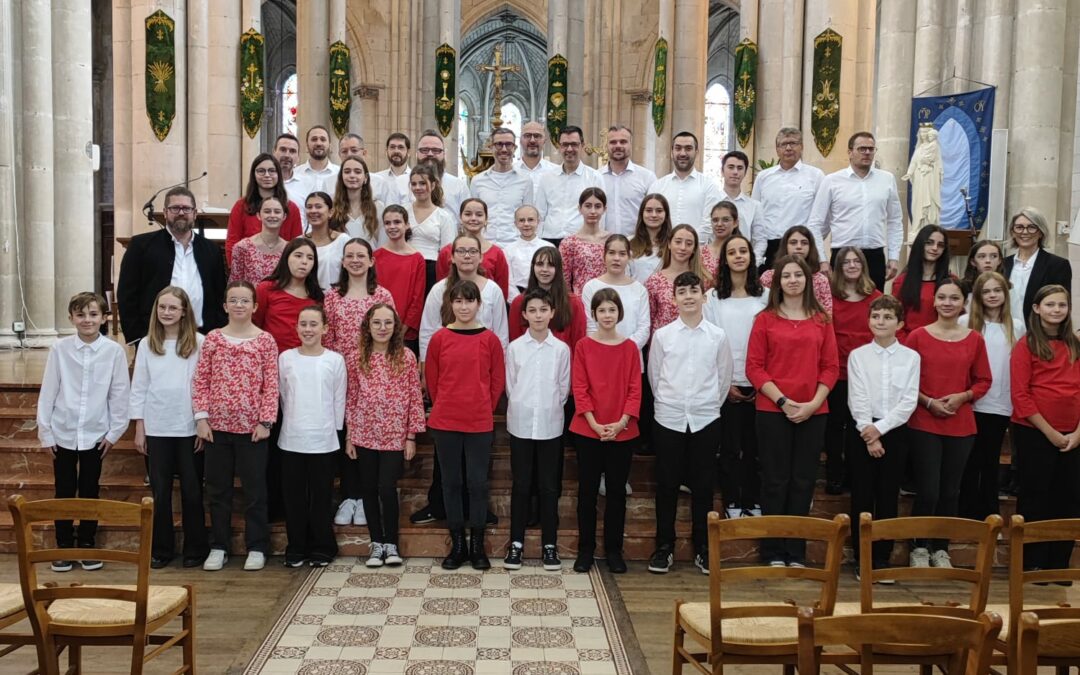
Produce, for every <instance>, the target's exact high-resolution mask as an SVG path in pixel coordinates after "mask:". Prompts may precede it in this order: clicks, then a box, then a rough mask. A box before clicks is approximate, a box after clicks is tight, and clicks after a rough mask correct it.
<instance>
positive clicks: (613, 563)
mask: <svg viewBox="0 0 1080 675" xmlns="http://www.w3.org/2000/svg"><path fill="white" fill-rule="evenodd" d="M607 568H608V570H609V571H610V572H611V573H612V574H626V561H625V560H623V555H622V551H608V553H607Z"/></svg>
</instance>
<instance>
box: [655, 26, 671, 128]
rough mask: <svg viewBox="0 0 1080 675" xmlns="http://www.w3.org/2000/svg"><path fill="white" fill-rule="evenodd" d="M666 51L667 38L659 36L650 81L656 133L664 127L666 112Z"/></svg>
mask: <svg viewBox="0 0 1080 675" xmlns="http://www.w3.org/2000/svg"><path fill="white" fill-rule="evenodd" d="M667 52H668V43H667V40H665V39H664V38H660V39H659V40H657V41H656V63H655V64H654V65H653V81H652V122H653V128H654V129H656V134H657V135H660V132H661V131H662V130H663V129H664V115H665V113H666V112H667Z"/></svg>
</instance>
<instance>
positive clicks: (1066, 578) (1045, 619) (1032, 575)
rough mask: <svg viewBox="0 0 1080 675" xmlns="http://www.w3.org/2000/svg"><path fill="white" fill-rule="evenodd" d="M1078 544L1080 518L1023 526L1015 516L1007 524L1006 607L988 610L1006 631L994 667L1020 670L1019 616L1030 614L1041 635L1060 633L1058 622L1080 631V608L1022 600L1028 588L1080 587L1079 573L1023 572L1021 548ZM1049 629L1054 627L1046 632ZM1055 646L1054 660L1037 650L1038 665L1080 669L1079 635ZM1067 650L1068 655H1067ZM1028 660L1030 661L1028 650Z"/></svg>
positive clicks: (1024, 523)
mask: <svg viewBox="0 0 1080 675" xmlns="http://www.w3.org/2000/svg"><path fill="white" fill-rule="evenodd" d="M1077 540H1080V518H1069V519H1058V520H1041V521H1038V522H1034V523H1026V522H1024V517H1023V516H1019V515H1014V516H1013V517H1012V519H1011V520H1010V521H1009V604H1008V605H995V606H991V607H990V609H992V610H993V611H996V612H998V613H999V614H1001V615H1002V616H1003V617H1005V627H1004V628H1003V629H1002V631H1001V635H999V636H998V640H997V649H998V652H999V654H1000V656H999V658H997V659H996V660H995V663H996V664H1004V663H1007V664H1008V665H1009V666H1010V671H1011V670H1013V669H1014V668H1016V667H1020V665H1019V663H1018V661H1017V658H1018V654H1017V649H1018V647H1019V646H1020V643H1019V638H1017V637H1016V635H1017V631H1018V630H1019V628H1020V619H1021V616H1022V615H1023V614H1025V613H1030V614H1032V615H1033V616H1034V617H1035V618H1036V619H1037V620H1038V621H1037V623H1036V627H1038V628H1040V629H1041V630H1043V631H1052V632H1053V633H1054V634H1055V635H1056V634H1057V631H1058V630H1060V629H1059V628H1058V627H1057V625H1058V624H1059V623H1060V622H1068V621H1075V622H1076V623H1075V624H1074V625H1076V626H1078V627H1080V607H1073V606H1071V605H1069V604H1068V603H1060V604H1057V605H1047V604H1045V603H1044V604H1037V603H1033V602H1031V598H1030V597H1026V596H1025V587H1026V586H1027V584H1032V583H1054V582H1072V583H1073V584H1075V585H1080V569H1058V570H1032V571H1025V570H1024V544H1036V543H1041V542H1047V541H1074V542H1075V541H1077ZM1051 625H1053V626H1054V627H1053V628H1049V626H1051ZM1039 641H1040V644H1041V643H1042V642H1043V636H1042V635H1040V636H1039ZM1054 644H1056V645H1057V646H1055V647H1054V651H1053V654H1054V656H1053V657H1051V656H1050V655H1049V653H1047V655H1046V657H1045V658H1044V657H1043V650H1042V649H1041V647H1040V649H1039V650H1038V652H1037V656H1038V658H1037V664H1038V665H1044V666H1051V665H1053V666H1059V667H1062V666H1080V634H1078V637H1077V638H1074V639H1073V640H1072V641H1071V643H1070V642H1069V641H1065V642H1060V643H1058V642H1055V643H1054ZM1070 648H1071V651H1068V650H1069V649H1070ZM1070 654H1071V657H1070ZM1028 657H1029V658H1031V650H1030V649H1029V650H1028Z"/></svg>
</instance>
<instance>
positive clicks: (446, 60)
mask: <svg viewBox="0 0 1080 675" xmlns="http://www.w3.org/2000/svg"><path fill="white" fill-rule="evenodd" d="M456 93H457V51H456V50H455V49H454V48H453V47H451V46H450V45H448V44H446V43H445V42H444V43H442V44H441V45H439V48H438V49H436V50H435V121H436V122H438V125H439V133H440V134H442V135H443V137H444V138H445V137H446V136H449V135H450V132H451V131H452V130H453V129H454V118H455V117H456V116H457V104H456Z"/></svg>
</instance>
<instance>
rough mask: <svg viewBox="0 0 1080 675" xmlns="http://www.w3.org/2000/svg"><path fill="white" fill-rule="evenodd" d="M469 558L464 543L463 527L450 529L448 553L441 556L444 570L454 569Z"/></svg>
mask: <svg viewBox="0 0 1080 675" xmlns="http://www.w3.org/2000/svg"><path fill="white" fill-rule="evenodd" d="M468 559H469V549H468V547H467V546H466V545H465V529H464V528H458V529H455V530H450V553H448V554H447V555H446V557H445V558H443V561H442V568H443V569H444V570H456V569H457V568H459V567H461V566H462V565H463V564H464V563H465V561H467V560H468Z"/></svg>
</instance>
